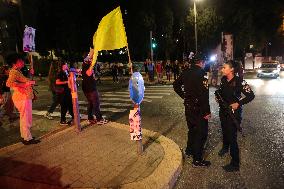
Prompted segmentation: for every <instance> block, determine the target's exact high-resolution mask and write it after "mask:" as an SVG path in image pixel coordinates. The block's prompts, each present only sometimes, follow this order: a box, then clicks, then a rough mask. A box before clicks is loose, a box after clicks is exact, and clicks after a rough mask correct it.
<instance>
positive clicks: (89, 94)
mask: <svg viewBox="0 0 284 189" xmlns="http://www.w3.org/2000/svg"><path fill="white" fill-rule="evenodd" d="M93 52H94V50H93V49H90V53H89V54H88V56H87V57H86V58H85V59H84V62H83V65H82V90H83V92H84V94H85V96H86V98H87V100H88V108H87V110H88V122H89V124H96V123H97V124H98V125H104V124H107V123H108V122H109V121H108V120H106V119H104V118H103V116H102V113H101V110H100V99H99V93H98V90H97V84H96V79H95V74H94V70H92V74H91V75H90V76H89V75H87V73H86V71H87V70H88V69H89V67H90V65H91V62H92V59H93ZM94 114H95V116H96V119H94Z"/></svg>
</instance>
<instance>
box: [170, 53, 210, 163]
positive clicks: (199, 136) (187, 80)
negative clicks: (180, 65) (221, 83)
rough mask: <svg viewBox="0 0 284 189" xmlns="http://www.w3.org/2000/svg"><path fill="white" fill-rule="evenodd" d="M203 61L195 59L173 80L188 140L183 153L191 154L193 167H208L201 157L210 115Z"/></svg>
mask: <svg viewBox="0 0 284 189" xmlns="http://www.w3.org/2000/svg"><path fill="white" fill-rule="evenodd" d="M203 67H204V62H203V61H202V60H200V59H197V60H196V61H195V62H194V64H193V65H192V66H191V67H190V68H189V69H185V70H184V72H183V73H182V74H181V75H180V76H179V77H178V78H177V79H176V80H175V81H174V83H173V87H174V90H175V92H176V93H177V94H178V95H179V96H180V97H181V98H182V99H184V106H185V117H186V121H187V126H188V140H187V147H186V150H185V154H186V155H187V156H190V155H192V156H193V162H192V166H193V167H208V166H210V164H211V163H210V161H206V160H204V159H203V150H204V145H205V142H206V140H207V136H208V120H209V118H210V117H211V113H210V105H209V89H208V80H207V79H206V78H205V77H204V76H205V72H204V70H203Z"/></svg>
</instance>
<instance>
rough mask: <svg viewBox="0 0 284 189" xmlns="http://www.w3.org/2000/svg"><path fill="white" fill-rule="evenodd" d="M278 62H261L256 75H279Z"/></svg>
mask: <svg viewBox="0 0 284 189" xmlns="http://www.w3.org/2000/svg"><path fill="white" fill-rule="evenodd" d="M279 73H280V64H279V62H277V61H273V62H262V63H261V66H260V68H259V69H258V70H257V77H272V78H277V77H279Z"/></svg>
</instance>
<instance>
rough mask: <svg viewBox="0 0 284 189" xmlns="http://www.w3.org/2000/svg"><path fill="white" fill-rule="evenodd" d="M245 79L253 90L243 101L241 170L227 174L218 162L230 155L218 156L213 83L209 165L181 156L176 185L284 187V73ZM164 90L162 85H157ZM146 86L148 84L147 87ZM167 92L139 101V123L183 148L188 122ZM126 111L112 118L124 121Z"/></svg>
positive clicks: (178, 103)
mask: <svg viewBox="0 0 284 189" xmlns="http://www.w3.org/2000/svg"><path fill="white" fill-rule="evenodd" d="M246 78H247V79H246V80H247V82H248V83H249V84H250V85H251V87H252V89H253V91H254V92H255V95H256V97H255V99H254V100H253V101H252V102H251V103H249V104H247V105H245V106H244V112H243V122H242V126H243V128H244V132H245V137H241V136H239V138H238V140H239V148H240V156H241V170H240V172H237V173H226V172H224V170H223V169H222V166H223V165H225V164H227V163H229V161H230V157H229V156H226V157H224V158H220V157H219V156H218V155H217V153H218V151H219V149H220V148H221V145H222V143H221V130H220V122H219V117H218V106H217V104H216V102H215V100H214V96H213V93H214V91H215V88H210V104H211V111H212V115H213V116H212V119H211V120H210V123H209V127H210V131H209V137H208V143H207V145H206V148H207V153H206V156H207V159H208V160H210V161H211V162H212V165H211V167H210V168H208V169H201V168H192V166H191V162H192V159H191V158H190V159H185V160H184V164H183V170H182V174H181V175H180V177H179V179H178V181H177V183H176V186H175V188H176V189H184V188H210V189H211V188H240V189H241V188H273V189H275V188H283V187H284V137H283V136H284V121H283V118H284V73H281V77H280V78H278V79H258V78H256V77H255V74H254V73H250V74H247V76H246ZM162 90H165V89H161V91H162ZM146 91H147V88H146ZM168 92H170V93H171V95H169V96H165V97H164V98H162V99H157V100H155V101H153V102H152V103H142V106H141V111H142V126H143V127H144V128H146V129H150V130H154V131H157V132H159V133H161V134H163V135H165V136H167V137H169V138H170V139H172V140H173V141H175V142H176V143H177V144H178V145H179V146H180V148H185V147H186V139H187V127H186V121H185V117H184V107H183V103H182V100H181V99H180V98H179V97H178V96H177V95H176V94H175V93H174V91H173V90H172V88H171V87H169V88H168ZM127 119H128V115H124V116H122V117H120V118H118V119H117V121H118V122H122V123H125V124H127Z"/></svg>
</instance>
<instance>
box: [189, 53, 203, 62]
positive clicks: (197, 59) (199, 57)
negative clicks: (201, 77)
mask: <svg viewBox="0 0 284 189" xmlns="http://www.w3.org/2000/svg"><path fill="white" fill-rule="evenodd" d="M202 60H204V58H203V56H201V55H199V54H197V55H195V56H194V59H193V62H192V64H198V63H199V62H200V61H202Z"/></svg>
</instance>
